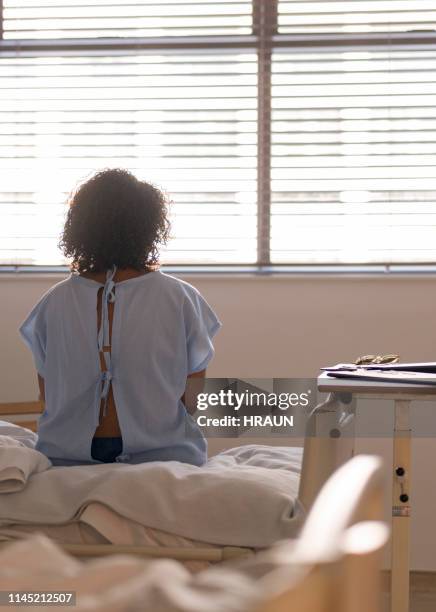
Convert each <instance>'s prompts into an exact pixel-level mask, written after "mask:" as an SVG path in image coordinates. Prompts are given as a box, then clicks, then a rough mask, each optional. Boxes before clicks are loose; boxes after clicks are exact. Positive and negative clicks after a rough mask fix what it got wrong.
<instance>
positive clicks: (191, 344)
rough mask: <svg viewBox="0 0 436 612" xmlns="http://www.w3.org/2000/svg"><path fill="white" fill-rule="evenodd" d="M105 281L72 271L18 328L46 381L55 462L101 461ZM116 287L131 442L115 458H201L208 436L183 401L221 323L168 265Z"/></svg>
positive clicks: (114, 372) (122, 400) (44, 430)
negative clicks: (96, 445) (97, 452)
mask: <svg viewBox="0 0 436 612" xmlns="http://www.w3.org/2000/svg"><path fill="white" fill-rule="evenodd" d="M107 284H108V283H107V282H106V284H105V285H103V284H102V283H98V282H96V281H93V280H90V279H87V278H84V277H82V276H78V275H76V274H72V275H70V276H69V278H68V279H66V280H65V281H62V282H61V283H58V284H57V285H55V286H54V287H53V288H52V289H50V290H49V291H48V292H47V293H46V294H45V295H44V296H43V297H42V298H41V300H40V301H39V302H38V303H37V304H36V306H35V307H34V308H33V310H32V311H31V313H30V314H29V316H28V317H27V319H26V320H25V321H24V323H23V324H22V326H21V327H20V332H21V335H22V336H23V338H24V340H25V342H26V344H27V345H28V346H29V348H30V350H31V351H32V354H33V357H34V361H35V366H36V369H37V371H38V373H39V374H40V375H41V376H42V378H44V381H45V410H44V412H43V414H42V415H41V418H40V421H39V427H38V444H37V449H38V450H39V451H41V452H42V453H44V454H45V455H47V456H48V457H50V458H52V459H53V460H54V462H55V463H56V464H64V465H68V464H70V463H71V464H80V463H88V462H89V463H98V461H95V460H94V459H93V458H92V457H91V442H92V438H93V436H94V432H95V429H96V427H97V426H98V423H99V416H100V402H101V397H102V388H103V387H104V384H102V383H103V382H104V381H103V377H104V375H103V374H102V372H101V366H100V359H99V342H98V337H99V331H100V332H101V329H100V330H98V329H97V311H96V308H97V294H98V291H99V289H100V288H101V287H105V288H106V289H107ZM114 287H115V290H114V291H113V292H112V294H113V296H114V302H115V304H114V315H113V322H112V343H111V346H112V348H111V361H110V372H111V382H112V389H113V394H114V399H115V404H116V408H117V415H118V421H119V425H120V429H121V434H122V439H123V452H122V455H120V456H119V457H118V458H117V461H119V462H125V463H141V462H143V461H170V460H175V461H183V462H186V463H191V464H194V465H202V464H203V463H204V462H205V461H206V456H207V445H206V441H205V439H204V437H203V436H202V434H201V432H200V431H199V429H198V427H197V425H196V423H195V421H194V420H193V419H192V417H191V416H189V415H188V413H187V412H186V409H185V407H184V405H183V403H182V401H181V399H180V398H181V397H182V395H183V393H184V391H185V386H186V378H187V376H188V374H192V373H194V372H199V371H201V370H204V369H205V368H206V366H207V365H208V363H209V361H210V360H211V358H212V356H213V353H214V349H213V345H212V338H213V336H214V335H215V333H216V332H217V331H218V329H219V328H220V326H221V323H220V322H219V320H218V318H217V317H216V315H215V313H214V312H213V310H212V309H211V308H210V306H209V305H208V304H207V302H206V301H205V300H204V298H203V297H202V296H201V295H200V293H199V292H198V291H197V290H196V289H195V288H194V287H192V286H191V285H189V284H188V283H185V282H183V281H181V280H179V279H176V278H174V277H172V276H169V275H167V274H164V273H162V272H160V271H155V272H149V273H148V274H145V275H143V276H138V277H135V278H131V279H129V280H125V281H121V282H119V283H116V284H115V285H114ZM103 318H104V317H103V315H102V319H103Z"/></svg>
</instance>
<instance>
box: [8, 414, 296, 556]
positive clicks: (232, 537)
mask: <svg viewBox="0 0 436 612" xmlns="http://www.w3.org/2000/svg"><path fill="white" fill-rule="evenodd" d="M19 429H21V428H19ZM1 433H2V427H1V426H0V434H1ZM27 450H29V452H30V451H31V450H32V449H30V448H29V449H27ZM33 452H34V453H36V452H37V451H33ZM301 458H302V449H300V448H284V447H269V446H263V445H247V446H242V447H238V448H234V449H230V450H228V451H224V452H222V453H220V454H219V455H217V456H215V457H212V458H211V459H210V460H209V461H208V463H207V464H206V465H205V466H202V467H201V468H199V467H196V466H192V465H188V464H183V463H178V462H174V461H171V462H153V463H144V464H139V465H125V464H106V465H90V466H74V467H52V468H50V469H46V470H45V471H35V473H33V474H32V475H31V476H30V477H29V478H28V480H27V486H25V488H24V489H22V490H19V491H16V492H15V493H9V494H7V495H2V496H1V503H0V529H1V531H2V532H3V531H4V530H6V531H7V530H8V529H15V530H17V529H19V528H20V527H21V528H23V529H25V528H26V527H29V526H32V527H33V528H37V527H38V525H40V526H41V527H45V528H46V527H49V526H51V527H56V528H58V529H59V528H61V527H65V526H70V525H72V524H81V525H88V526H89V527H90V528H92V529H93V530H94V531H95V532H96V533H98V534H100V535H101V536H102V537H104V538H106V540H109V541H113V542H114V543H131V542H125V541H123V542H120V541H119V539H120V537H118V538H117V536H116V533H117V532H119V531H120V525H121V523H120V519H121V520H122V521H124V523H125V524H128V525H129V527H127V531H129V530H130V532H131V529H132V525H133V526H137V531H138V530H141V529H142V530H143V531H144V530H145V529H147V530H148V529H154V530H159V531H160V532H161V533H162V534H169V535H172V536H175V537H179V538H185V539H188V540H195V541H198V542H203V543H209V544H215V545H218V546H243V547H250V548H264V547H267V546H269V545H271V544H272V543H274V542H276V541H278V540H281V539H284V538H289V537H292V536H293V535H295V533H296V532H297V530H298V529H299V527H300V525H301V521H302V515H303V513H302V511H301V509H300V506H299V504H298V501H297V492H298V483H299V475H300V469H301ZM0 469H1V465H0ZM105 511H106V512H105ZM117 521H118V523H117ZM117 539H118V541H116V540H117ZM121 539H122V538H121ZM114 540H115V541H114ZM136 543H139V542H136ZM167 545H175V544H174V542H171V544H167Z"/></svg>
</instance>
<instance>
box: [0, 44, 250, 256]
mask: <svg viewBox="0 0 436 612" xmlns="http://www.w3.org/2000/svg"><path fill="white" fill-rule="evenodd" d="M256 69H257V68H256V56H255V54H247V53H238V52H233V53H231V54H228V53H222V54H219V53H215V54H204V53H203V54H199V53H195V54H189V53H183V52H180V51H179V52H177V53H176V54H174V53H173V54H169V53H166V54H163V55H150V54H143V55H141V54H138V53H137V52H136V53H130V54H125V53H124V54H123V55H105V56H103V55H95V54H94V55H93V54H88V55H83V54H81V55H79V56H75V55H71V54H70V55H67V56H61V55H56V56H53V55H50V56H46V57H32V56H29V57H26V56H15V57H6V56H1V57H0V176H1V188H0V263H8V264H9V263H20V264H47V265H55V264H62V263H63V262H62V260H61V256H60V254H59V251H58V250H57V247H56V245H57V242H58V236H59V233H60V229H61V226H62V222H63V219H64V214H65V206H64V205H63V203H64V202H65V200H66V197H67V191H68V190H69V189H71V187H72V186H74V184H75V183H76V181H78V180H81V179H83V178H86V176H87V175H89V172H90V171H92V170H95V169H101V168H105V167H118V166H120V167H126V168H129V169H130V170H132V171H133V172H134V173H135V174H136V175H137V176H138V177H140V178H143V179H145V180H149V181H151V182H153V183H155V184H157V185H158V186H163V187H164V188H165V189H166V190H167V191H168V192H169V193H170V194H171V198H172V200H173V202H174V203H173V205H172V219H173V235H174V236H175V238H174V239H173V240H172V241H171V244H170V247H169V248H168V249H167V251H166V252H165V253H164V257H163V259H164V261H165V262H167V263H173V262H174V263H185V262H186V263H229V262H232V263H234V262H236V263H253V262H255V261H256V226H257V222H256V188H257V184H256V163H257V160H256V156H257V141H256V138H257V137H256V127H257V126H256V116H257V91H256V83H257V74H256Z"/></svg>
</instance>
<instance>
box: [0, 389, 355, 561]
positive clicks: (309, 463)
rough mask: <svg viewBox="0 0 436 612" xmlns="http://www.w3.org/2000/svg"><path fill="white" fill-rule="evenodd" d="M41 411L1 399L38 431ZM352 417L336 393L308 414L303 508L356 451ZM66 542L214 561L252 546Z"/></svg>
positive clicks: (3, 414)
mask: <svg viewBox="0 0 436 612" xmlns="http://www.w3.org/2000/svg"><path fill="white" fill-rule="evenodd" d="M342 399H343V398H342ZM41 411H42V404H41V402H20V403H4V404H0V420H5V421H10V422H12V423H15V424H17V425H20V426H22V427H26V428H28V429H31V430H32V431H36V426H37V418H38V416H39V414H40V413H41ZM353 421H354V410H353V405H351V404H347V402H346V401H340V402H339V401H338V399H337V398H332V399H331V401H330V402H329V401H327V402H323V403H322V404H320V405H319V406H317V407H316V408H315V409H314V410H313V411H312V413H311V414H310V415H309V418H308V423H307V436H306V438H305V441H304V450H303V460H302V467H301V476H300V480H299V490H298V504H299V507H301V508H302V509H304V511H305V512H307V511H309V510H310V508H311V507H312V504H313V502H314V499H315V497H316V495H317V494H318V492H319V491H320V489H321V487H322V485H323V484H324V482H325V481H326V480H327V479H328V478H329V476H331V474H332V473H333V472H334V470H335V469H336V468H337V467H338V466H340V465H341V464H343V463H344V462H345V461H347V460H348V459H349V458H350V457H351V456H352V453H353V444H352V439H351V437H350V435H349V432H350V430H352V428H353ZM23 535H26V534H23ZM63 547H64V548H65V550H67V551H69V552H70V553H71V554H74V555H77V556H81V557H87V556H103V555H107V554H114V553H129V554H135V555H141V556H147V557H165V558H172V559H176V560H183V561H200V562H211V563H215V562H220V561H223V560H227V559H230V558H235V557H244V556H248V555H250V554H252V550H251V549H249V548H245V547H243V548H241V547H235V546H208V545H201V543H200V544H199V543H195V542H193V543H192V545H190V542H189V541H184V542H183V545H182V546H177V545H176V546H171V545H169V546H168V545H166V546H160V545H159V544H158V545H155V544H153V545H152V546H133V545H127V546H124V545H119V544H106V543H86V544H84V543H80V544H72V543H63Z"/></svg>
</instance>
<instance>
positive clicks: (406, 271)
mask: <svg viewBox="0 0 436 612" xmlns="http://www.w3.org/2000/svg"><path fill="white" fill-rule="evenodd" d="M162 271H163V272H166V273H167V274H175V275H181V276H196V275H199V276H211V277H213V276H260V277H270V276H397V275H406V276H415V275H425V276H427V275H430V276H436V264H393V265H382V264H368V265H358V264H348V265H337V264H325V265H309V264H307V265H268V266H257V265H174V266H163V267H162ZM68 273H69V269H68V268H67V267H65V266H21V265H18V266H1V265H0V278H8V277H9V278H10V277H11V276H13V277H15V278H19V277H22V276H26V277H27V278H29V277H32V276H33V277H35V278H40V277H41V276H51V277H54V276H65V275H66V274H68Z"/></svg>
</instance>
